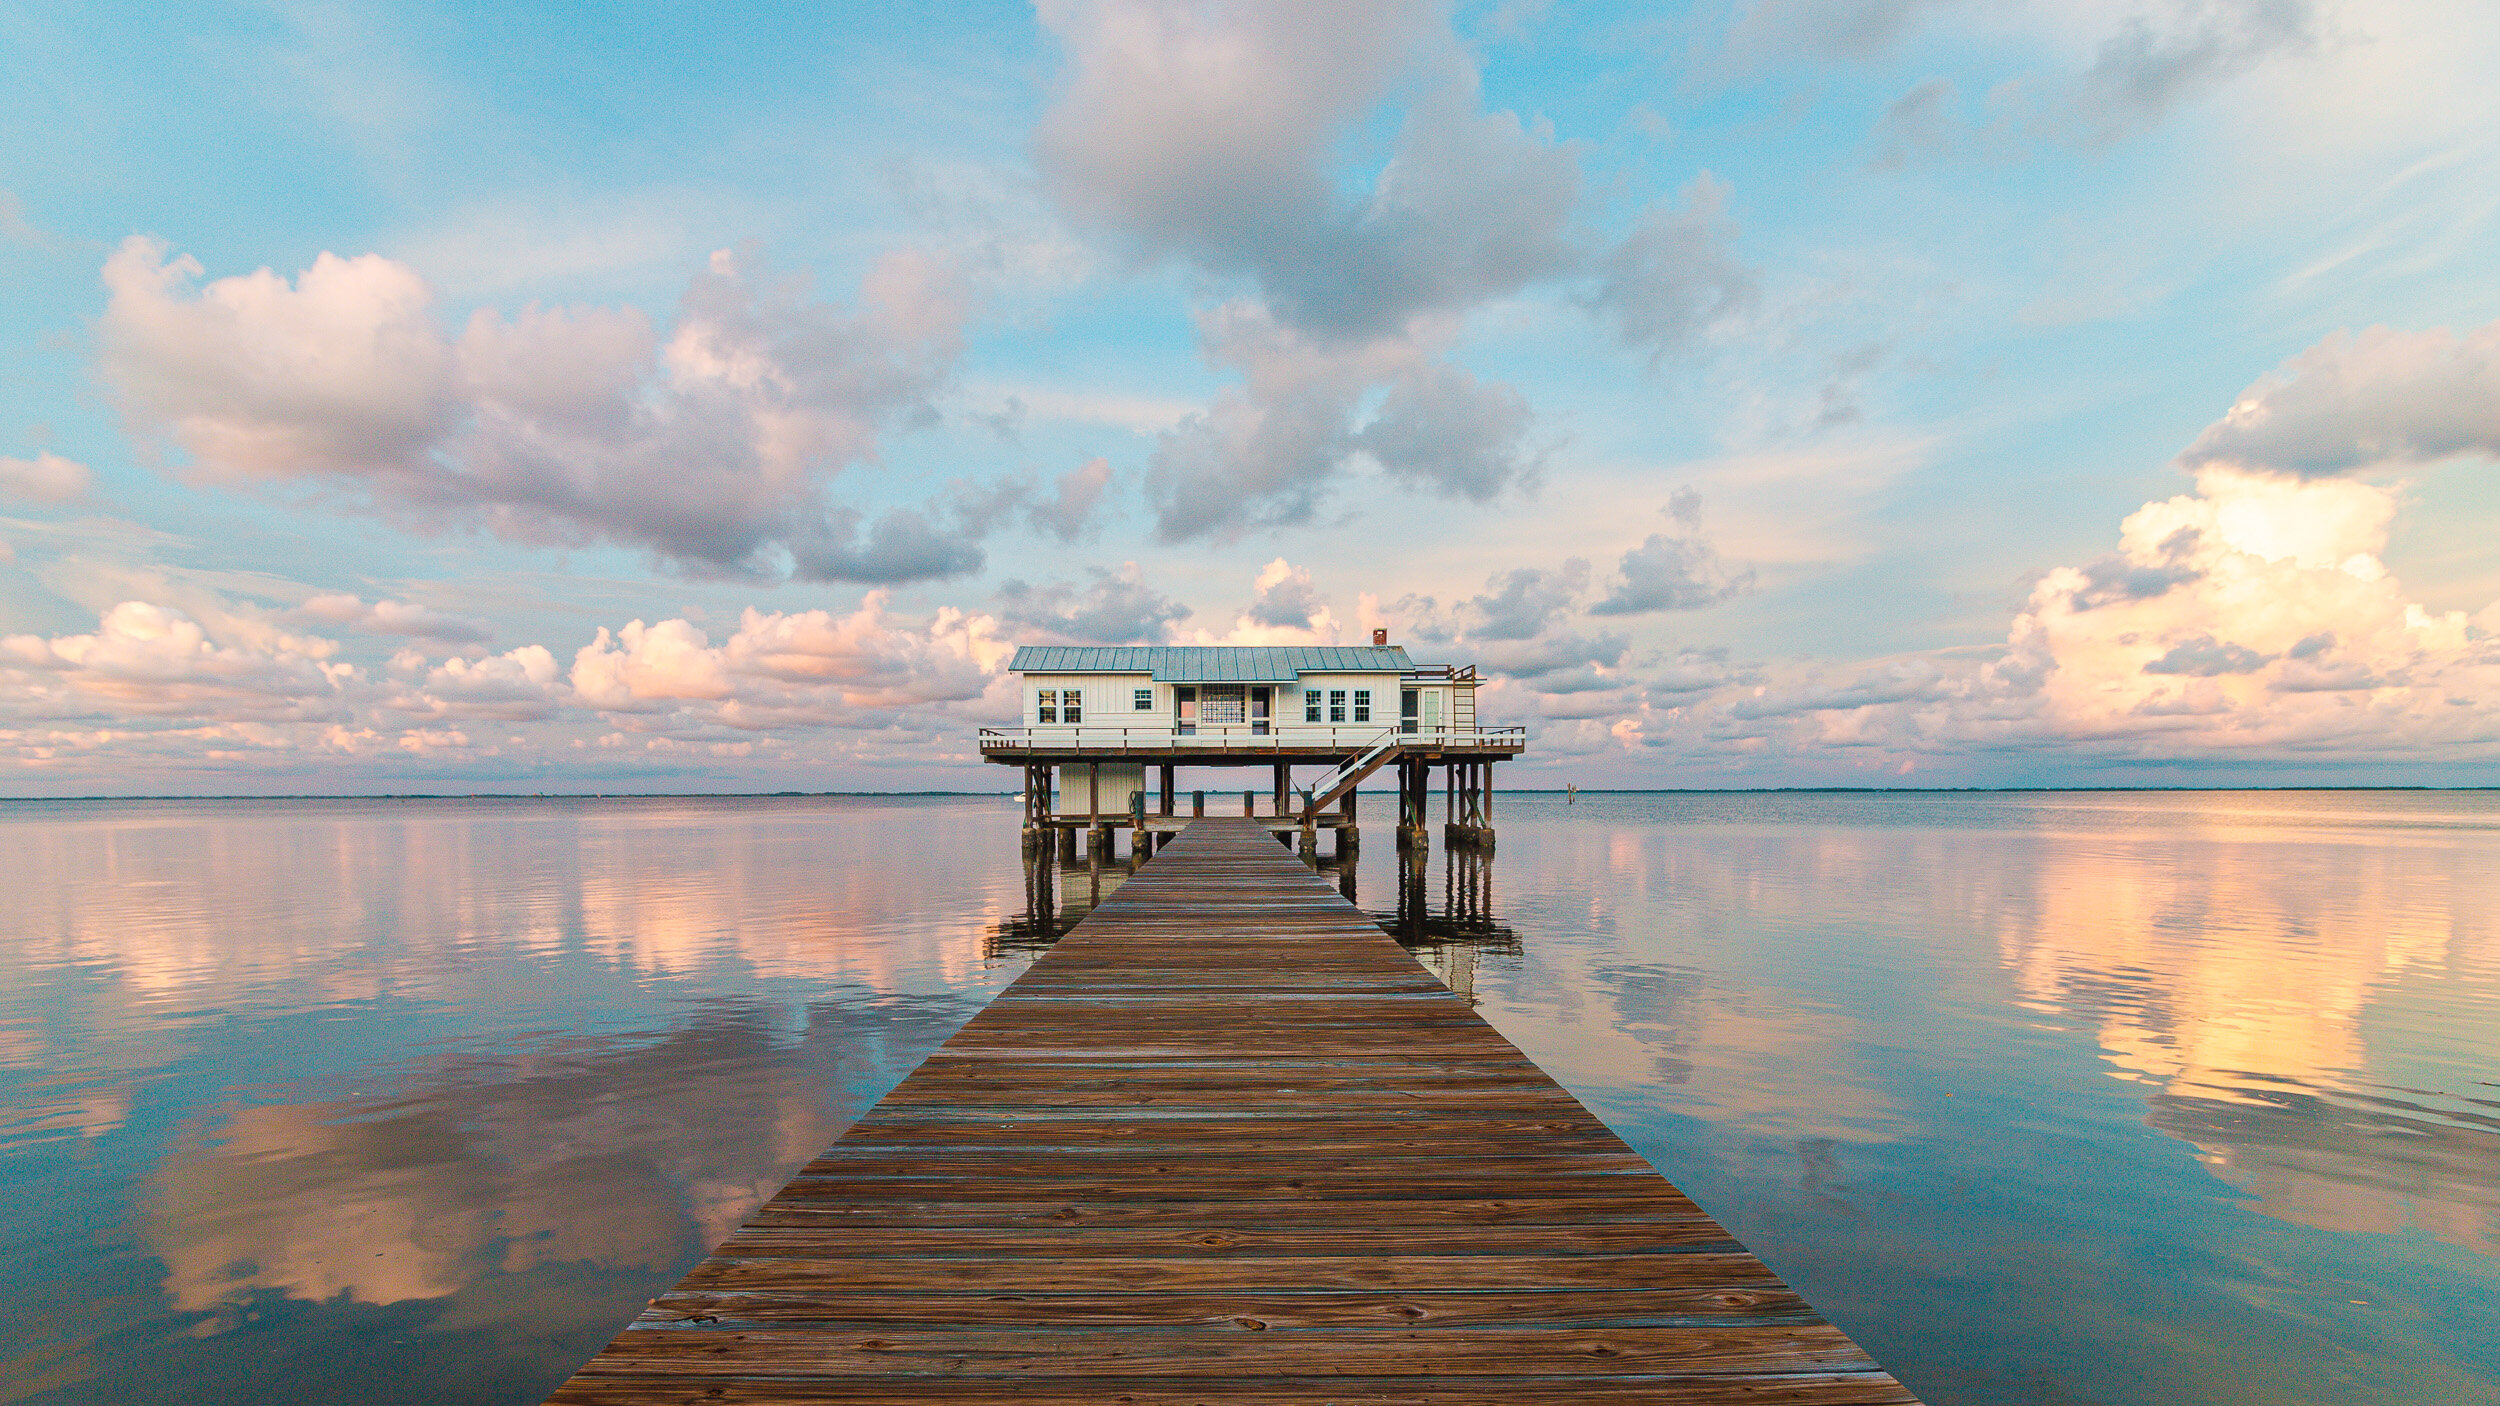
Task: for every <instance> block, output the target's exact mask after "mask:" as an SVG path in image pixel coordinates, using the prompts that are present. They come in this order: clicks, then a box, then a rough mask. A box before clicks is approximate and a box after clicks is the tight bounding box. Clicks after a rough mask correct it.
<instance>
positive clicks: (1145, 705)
mask: <svg viewBox="0 0 2500 1406" xmlns="http://www.w3.org/2000/svg"><path fill="white" fill-rule="evenodd" d="M1154 710H1155V691H1154V690H1153V689H1151V688H1141V689H1139V690H1137V711H1139V712H1141V713H1151V712H1153V711H1154Z"/></svg>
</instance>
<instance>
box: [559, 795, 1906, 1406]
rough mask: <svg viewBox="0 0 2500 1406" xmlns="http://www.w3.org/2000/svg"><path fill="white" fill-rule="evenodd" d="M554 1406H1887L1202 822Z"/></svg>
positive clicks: (1582, 1139)
mask: <svg viewBox="0 0 2500 1406" xmlns="http://www.w3.org/2000/svg"><path fill="white" fill-rule="evenodd" d="M552 1400H553V1401H555V1402H559V1403H566V1404H567V1406H594V1404H596V1406H624V1403H646V1402H684V1401H704V1402H722V1403H729V1402H748V1403H760V1402H776V1403H780V1402H857V1403H872V1402H874V1403H886V1402H902V1401H915V1402H961V1403H1008V1402H1013V1403H1017V1406H1060V1404H1062V1403H1066V1404H1067V1406H1073V1403H1078V1402H1084V1403H1094V1402H1102V1401H1119V1402H1127V1403H1162V1404H1163V1406H1179V1403H1183V1402H1259V1403H1284V1402H1317V1401H1333V1402H1356V1401H1360V1402H1416V1403H1422V1402H1433V1403H1456V1402H1488V1403H1489V1402H1504V1403H1508V1402H1517V1401H1524V1400H1538V1401H1569V1402H1600V1401H1604V1402H1633V1401H1644V1402H1678V1403H1712V1402H1748V1403H1763V1402H1772V1401H1780V1402H1792V1403H1798V1402H1802V1403H1832V1404H1833V1406H1837V1404H1838V1403H1900V1402H1910V1401H1912V1398H1911V1397H1910V1395H1909V1394H1908V1393H1907V1392H1906V1391H1904V1390H1903V1388H1902V1387H1901V1385H1900V1384H1899V1383H1898V1382H1896V1381H1894V1380H1893V1379H1892V1378H1891V1377H1890V1376H1888V1375H1887V1374H1885V1373H1884V1372H1883V1370H1882V1369H1881V1368H1879V1367H1878V1366H1877V1365H1876V1364H1875V1363H1874V1362H1873V1361H1872V1360H1870V1359H1869V1358H1868V1357H1867V1355H1866V1354H1865V1353H1864V1352H1861V1351H1860V1350H1859V1349H1858V1348H1857V1346H1856V1345H1855V1344H1853V1343H1851V1342H1850V1341H1849V1339H1848V1338H1847V1337H1845V1336H1843V1335H1842V1333H1841V1332H1840V1331H1839V1330H1838V1329H1837V1328H1834V1327H1833V1326H1831V1325H1830V1324H1829V1323H1827V1322H1825V1321H1824V1320H1823V1319H1822V1318H1820V1317H1819V1316H1817V1315H1816V1314H1815V1312H1814V1311H1813V1309H1812V1308H1810V1307H1809V1306H1808V1305H1807V1304H1806V1303H1805V1302H1804V1301H1803V1300H1802V1299H1800V1298H1799V1297H1798V1296H1797V1294H1796V1293H1795V1292H1794V1291H1792V1290H1791V1289H1789V1288H1788V1286H1787V1285H1785V1284H1783V1283H1781V1282H1780V1281H1779V1279H1778V1278H1777V1277H1776V1276H1774V1275H1773V1274H1772V1273H1771V1272H1770V1270H1768V1269H1767V1268H1765V1267H1764V1266H1763V1264H1762V1262H1761V1261H1760V1260H1758V1259H1756V1258H1755V1257H1754V1256H1753V1255H1751V1254H1749V1253H1747V1252H1746V1250H1745V1249H1744V1247H1743V1246H1741V1245H1739V1244H1737V1243H1736V1242H1735V1241H1734V1240H1733V1239H1732V1238H1730V1237H1729V1235H1728V1233H1727V1232H1726V1231H1725V1230H1723V1229H1721V1228H1720V1227H1719V1226H1718V1225H1717V1224H1716V1223H1714V1222H1713V1221H1712V1220H1711V1219H1710V1218H1709V1217H1708V1216H1706V1215H1704V1214H1703V1213H1702V1212H1701V1210H1700V1209H1699V1208H1698V1207H1696V1206H1695V1205H1694V1204H1693V1203H1692V1202H1691V1201H1689V1200H1687V1199H1685V1198H1684V1196H1683V1195H1682V1194H1680V1193H1679V1192H1677V1191H1676V1189H1675V1188H1674V1187H1673V1186H1670V1185H1669V1184H1668V1183H1667V1182H1666V1181H1665V1180H1664V1179H1663V1178H1661V1177H1660V1176H1659V1175H1658V1174H1657V1173H1656V1172H1655V1171H1654V1170H1652V1169H1651V1167H1650V1166H1649V1165H1648V1163H1646V1162H1644V1161H1643V1160H1642V1159H1641V1158H1640V1157H1639V1156H1638V1155H1637V1154H1636V1153H1634V1152H1633V1151H1632V1149H1631V1148H1630V1147H1628V1146H1626V1145H1625V1144H1624V1143H1623V1142H1622V1140H1620V1139H1619V1138H1617V1137H1616V1136H1615V1135H1614V1134H1613V1133H1612V1132H1611V1131H1609V1130H1608V1129H1607V1128H1606V1126H1605V1125H1604V1124H1603V1123H1601V1122H1599V1121H1598V1120H1597V1119H1596V1118H1595V1117H1594V1116H1592V1115H1591V1114H1590V1113H1589V1112H1588V1110H1586V1109H1585V1108H1583V1107H1581V1105H1580V1104H1579V1102H1578V1101H1577V1100H1575V1099H1574V1098H1572V1096H1571V1095H1570V1094H1569V1093H1567V1092H1565V1091H1564V1090H1563V1089H1562V1087H1561V1086H1559V1085H1557V1084H1556V1083H1555V1082H1554V1081H1553V1080H1552V1079H1550V1078H1548V1077H1547V1076H1546V1075H1545V1074H1544V1073H1543V1072H1542V1071H1540V1070H1539V1069H1538V1068H1537V1067H1536V1066H1535V1065H1534V1064H1532V1063H1531V1062H1529V1060H1528V1059H1527V1058H1526V1057H1525V1056H1524V1055H1522V1054H1521V1053H1520V1052H1519V1051H1518V1050H1517V1049H1516V1048H1515V1047H1513V1046H1512V1045H1511V1044H1510V1043H1509V1042H1508V1041H1506V1040H1504V1039H1503V1038H1502V1037H1501V1036H1500V1035H1499V1034H1497V1033H1496V1032H1495V1031H1494V1030H1493V1028H1492V1027H1491V1026H1490V1025H1487V1024H1486V1023H1485V1022H1484V1021H1483V1020H1482V1019H1481V1018H1480V1017H1478V1016H1477V1015H1476V1014H1475V1012H1474V1011H1473V1010H1472V1009H1471V1008H1470V1007H1469V1005H1468V1003H1467V1002H1466V1001H1465V1000H1463V999H1461V998H1460V997H1457V996H1455V995H1453V994H1451V993H1450V992H1449V991H1448V990H1447V989H1445V988H1444V987H1442V986H1441V985H1440V984H1439V983H1438V982H1436V981H1435V980H1433V978H1432V977H1431V975H1430V974H1429V973H1428V972H1426V971H1425V970H1424V969H1423V968H1422V967H1421V966H1420V965H1418V964H1417V963H1416V962H1415V960H1414V959H1413V958H1411V957H1410V956H1408V955H1407V953H1406V952H1405V951H1404V950H1403V949H1401V948H1400V947H1399V946H1398V945H1397V944H1396V943H1395V942H1393V941H1391V940H1390V939H1389V938H1388V936H1387V935H1386V934H1384V933H1382V932H1381V931H1380V929H1379V928H1378V927H1376V926H1374V925H1373V924H1372V923H1371V922H1370V921H1369V920H1368V919H1366V918H1365V917H1364V916H1363V914H1362V913H1360V912H1359V911H1357V910H1356V909H1355V908H1354V907H1353V906H1352V905H1351V904H1348V903H1347V902H1345V901H1344V900H1343V899H1342V898H1340V897H1339V896H1338V895H1337V894H1336V893H1335V892H1334V891H1333V890H1331V889H1329V888H1328V887H1327V886H1326V885H1325V884H1324V883H1323V882H1322V881H1321V880H1320V879H1319V878H1318V877H1317V876H1316V875H1314V874H1313V873H1312V872H1311V870H1310V869H1309V868H1307V867H1306V866H1304V865H1302V864H1301V863H1299V862H1297V861H1296V860H1294V859H1293V858H1292V856H1291V855H1290V854H1288V853H1287V852H1286V851H1285V850H1284V849H1282V848H1281V847H1279V846H1278V845H1277V844H1276V843H1275V842H1274V841H1273V840H1272V839H1270V838H1269V837H1268V835H1267V834H1266V833H1265V831H1264V830H1263V829H1262V828H1261V827H1260V826H1259V825H1258V824H1257V823H1256V822H1253V821H1245V820H1241V819H1231V818H1227V819H1208V820H1201V821H1198V822H1196V823H1194V824H1192V825H1191V826H1189V828H1188V829H1187V831H1186V832H1185V833H1184V834H1182V835H1181V836H1180V838H1179V839H1178V840H1177V841H1176V842H1175V843H1173V844H1172V845H1171V846H1170V847H1169V848H1167V849H1165V850H1164V851H1163V852H1162V853H1160V854H1159V855H1158V856H1157V857H1156V858H1154V859H1153V860H1152V861H1151V862H1149V863H1147V864H1145V865H1144V866H1143V867H1142V868H1141V869H1139V870H1138V872H1137V873H1136V874H1135V876H1134V877H1132V878H1131V879H1129V881H1128V882H1127V883H1125V884H1124V885H1122V886H1121V888H1120V889H1119V891H1118V892H1117V893H1116V894H1114V895H1113V896H1111V897H1110V898H1108V899H1107V900H1105V901H1104V902H1103V904H1102V906H1101V907H1099V908H1098V909H1096V910H1095V911H1094V912H1093V913H1092V914H1091V915H1090V916H1089V917H1087V918H1086V919H1085V921H1084V922H1083V923H1081V924H1079V925H1078V926H1077V927H1076V928H1075V929H1074V930H1073V931H1071V932H1070V933H1069V934H1068V935H1067V936H1066V937H1064V938H1062V939H1061V940H1060V941H1059V942H1058V944H1057V945H1056V946H1054V947H1053V948H1052V949H1051V950H1050V951H1049V952H1047V953H1046V954H1044V955H1043V956H1042V957H1041V958H1040V959H1039V960H1038V961H1036V962H1035V963H1034V964H1033V966H1032V968H1031V969H1030V970H1028V971H1027V972H1026V973H1025V974H1024V975H1023V976H1022V977H1020V978H1019V979H1017V980H1016V982H1015V983H1014V984H1012V985H1010V986H1009V987H1008V988H1007V989H1006V990H1005V991H1004V992H1002V993H1001V994H1000V995H999V996H998V998H997V999H996V1000H995V1001H993V1002H992V1003H991V1004H990V1005H989V1006H988V1007H987V1008H985V1009H984V1010H983V1011H982V1012H981V1013H980V1014H979V1015H977V1016H975V1017H974V1018H973V1019H972V1021H971V1022H970V1023H969V1024H967V1025H965V1027H964V1028H963V1029H962V1030H961V1031H959V1032H957V1034H956V1035H955V1036H954V1037H953V1038H952V1039H950V1040H948V1041H947V1042H946V1043H945V1044H944V1045H943V1046H942V1047H940V1049H939V1050H938V1051H937V1053H935V1054H934V1055H932V1056H931V1057H930V1058H929V1060H928V1061H927V1062H926V1063H924V1064H922V1065H921V1066H920V1067H919V1068H918V1069H916V1070H914V1071H913V1072H912V1074H911V1075H910V1076H909V1077H907V1078H906V1079H904V1080H903V1082H902V1083H901V1084H900V1085H899V1086H898V1087H897V1088H896V1089H895V1090H894V1091H893V1092H892V1093H891V1094H889V1095H887V1096H886V1098H885V1099H884V1100H883V1101H882V1102H880V1103H878V1104H877V1106H876V1107H874V1108H872V1109H870V1110H869V1111H868V1113H867V1114H866V1115H865V1116H863V1117H862V1118H861V1119H860V1120H859V1121H858V1122H857V1123H856V1124H854V1125H853V1126H852V1127H851V1129H850V1130H849V1131H848V1132H846V1133H845V1134H844V1135H843V1136H842V1138H841V1140H840V1141H838V1142H836V1143H835V1144H834V1145H833V1147H832V1148H831V1149H829V1150H828V1151H827V1152H826V1153H825V1154H824V1155H823V1156H821V1157H819V1158H817V1159H816V1160H815V1161H814V1162H812V1163H810V1164H809V1165H808V1166H807V1167H806V1168H804V1169H803V1170H801V1171H800V1173H799V1174H798V1176H797V1177H796V1178H794V1179H793V1180H792V1181H791V1182H790V1184H789V1185H788V1186H786V1187H784V1188H783V1189H782V1190H781V1192H780V1193H779V1194H778V1195H776V1196H774V1197H773V1198H772V1199H771V1200H770V1201H768V1202H766V1203H765V1204H764V1206H763V1207H762V1208H761V1209H760V1210H758V1211H757V1212H756V1213H755V1215H754V1216H753V1217H752V1218H750V1219H749V1220H748V1221H747V1223H746V1224H745V1225H744V1226H742V1227H741V1228H740V1229H739V1230H738V1231H737V1232H736V1233H735V1234H734V1235H732V1236H731V1237H730V1239H729V1240H728V1241H726V1242H725V1243H723V1244H722V1245H721V1246H720V1247H719V1249H718V1250H716V1251H715V1252H714V1253H713V1255H712V1257H711V1258H709V1259H706V1260H704V1261H703V1262H702V1263H701V1264H699V1265H697V1266H696V1267H695V1269H694V1271H693V1272H692V1273H690V1274H688V1275H687V1276H686V1278H685V1279H684V1280H683V1281H682V1282H681V1283H679V1284H678V1286H677V1287H676V1288H675V1289H673V1290H671V1291H669V1292H668V1293H666V1294H663V1295H662V1296H661V1297H659V1298H658V1299H655V1300H653V1301H652V1304H651V1306H650V1308H649V1309H648V1310H647V1311H646V1312H645V1313H644V1314H643V1315H642V1316H641V1318H640V1319H639V1320H637V1321H636V1322H635V1323H634V1324H633V1326H632V1327H631V1328H629V1329H628V1330H627V1331H625V1332H624V1333H622V1334H621V1335H619V1336H618V1337H617V1339H616V1340H615V1341H614V1342H613V1343H611V1344H610V1345H609V1346H608V1347H607V1349H606V1350H604V1351H603V1352H601V1353H600V1354H599V1355H598V1356H597V1357H596V1358H594V1359H593V1360H592V1361H591V1362H590V1363H589V1365H587V1366H586V1367H584V1368H583V1369H582V1370H581V1372H580V1373H579V1374H578V1375H576V1376H575V1377H573V1378H572V1380H570V1381H569V1382H567V1383H566V1384H565V1385H564V1386H563V1387H562V1388H561V1389H560V1390H558V1391H557V1393H556V1395H555V1396H554V1397H553V1398H552Z"/></svg>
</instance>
